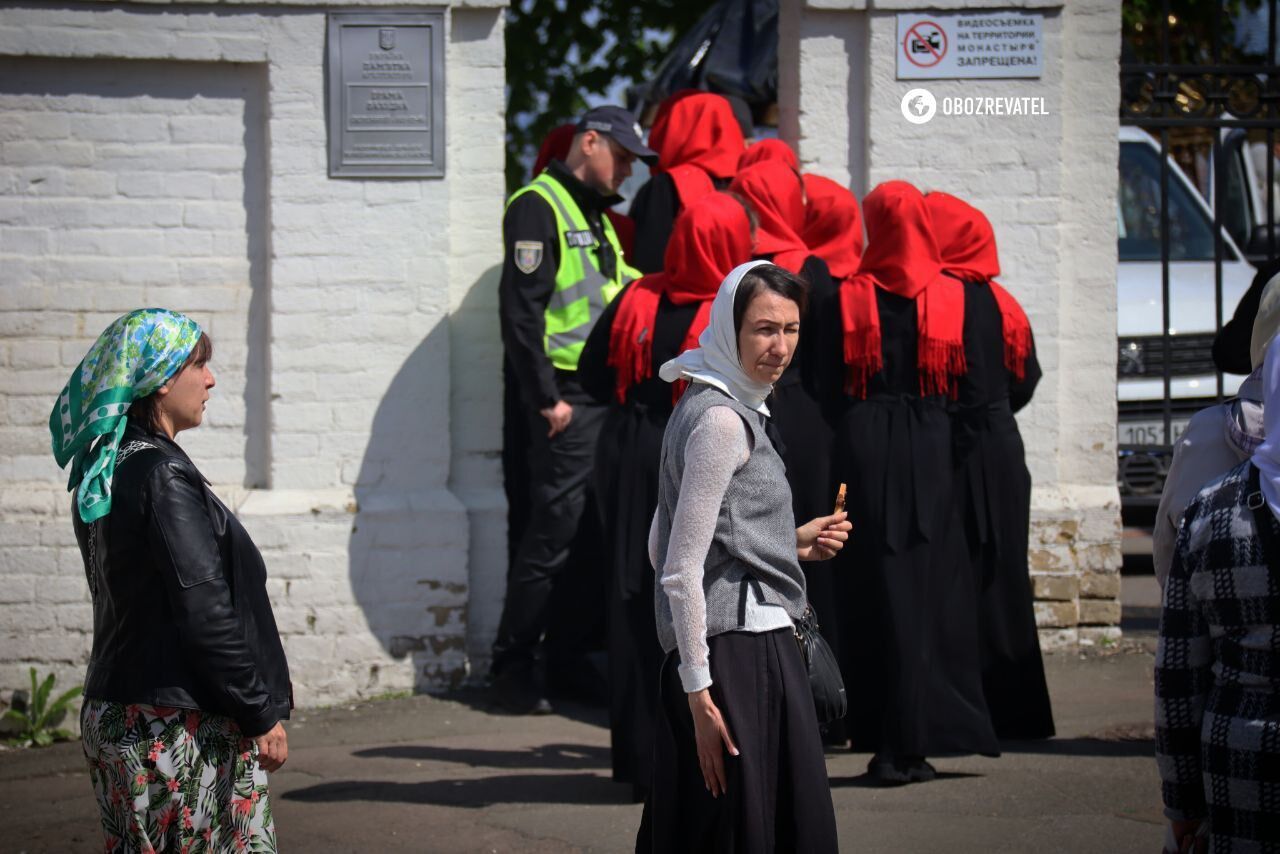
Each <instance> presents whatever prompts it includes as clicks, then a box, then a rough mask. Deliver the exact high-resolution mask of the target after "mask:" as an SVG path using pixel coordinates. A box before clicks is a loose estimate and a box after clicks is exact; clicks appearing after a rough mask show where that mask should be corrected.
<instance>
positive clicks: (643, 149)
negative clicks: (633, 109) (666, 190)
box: [575, 106, 658, 166]
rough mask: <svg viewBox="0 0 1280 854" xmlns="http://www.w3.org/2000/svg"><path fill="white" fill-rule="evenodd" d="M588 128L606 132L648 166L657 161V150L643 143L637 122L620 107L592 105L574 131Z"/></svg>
mask: <svg viewBox="0 0 1280 854" xmlns="http://www.w3.org/2000/svg"><path fill="white" fill-rule="evenodd" d="M589 130H593V131H596V132H597V133H603V134H606V135H607V136H609V138H610V139H612V140H613V141H614V142H616V143H618V145H621V146H622V147H623V148H625V149H626V150H627V151H630V152H631V153H632V154H634V155H635V156H636V157H639V158H640V159H641V160H643V161H644V162H645V163H648V164H649V165H650V166H653V165H654V164H656V163H657V162H658V152H656V151H654V150H653V149H652V148H649V147H648V146H647V145H645V144H644V140H643V139H642V138H641V133H640V124H639V122H637V121H636V120H635V116H633V115H631V113H629V112H627V111H626V110H624V109H623V108H622V107H611V106H607V107H593V108H592V109H590V110H587V112H586V113H585V114H584V115H583V116H582V119H581V120H580V121H579V122H578V125H577V127H576V128H575V131H576V132H577V133H584V132H586V131H589Z"/></svg>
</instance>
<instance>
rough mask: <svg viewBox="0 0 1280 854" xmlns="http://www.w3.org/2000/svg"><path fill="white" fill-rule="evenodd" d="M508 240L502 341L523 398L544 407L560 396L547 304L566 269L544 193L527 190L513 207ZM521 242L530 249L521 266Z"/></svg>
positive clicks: (506, 223)
mask: <svg viewBox="0 0 1280 854" xmlns="http://www.w3.org/2000/svg"><path fill="white" fill-rule="evenodd" d="M502 238H503V245H504V254H503V259H502V280H501V282H500V283H499V285H498V313H499V317H500V318H501V327H502V343H503V346H504V347H505V348H506V353H507V358H508V359H509V360H510V363H511V367H512V372H513V373H514V375H515V378H516V385H517V386H518V387H519V389H520V396H521V398H522V399H523V400H524V401H525V403H527V404H529V405H530V406H532V407H533V408H535V409H544V408H546V407H548V406H553V405H555V403H556V401H558V400H559V399H560V392H559V390H558V389H557V387H556V372H555V367H554V366H553V365H552V364H551V360H550V359H548V358H547V352H546V347H545V344H544V341H543V338H544V336H545V333H546V310H547V303H548V302H550V301H551V294H553V293H554V292H555V288H556V271H557V270H558V269H559V268H560V238H559V235H558V234H556V220H555V214H554V213H553V212H552V210H551V207H550V206H549V205H548V204H547V203H546V201H545V200H544V199H543V198H542V197H541V196H539V195H537V194H536V193H532V192H530V193H526V194H524V195H523V196H521V197H520V198H518V199H516V200H515V201H514V202H512V203H511V206H510V207H509V208H508V209H507V214H506V216H505V217H504V218H503V220H502ZM517 243H521V244H523V245H524V247H525V249H526V251H525V253H524V257H523V263H522V264H520V265H517V258H516V244H517ZM535 258H536V263H534V260H535ZM522 267H524V268H525V269H522ZM530 267H532V268H531V269H529V268H530Z"/></svg>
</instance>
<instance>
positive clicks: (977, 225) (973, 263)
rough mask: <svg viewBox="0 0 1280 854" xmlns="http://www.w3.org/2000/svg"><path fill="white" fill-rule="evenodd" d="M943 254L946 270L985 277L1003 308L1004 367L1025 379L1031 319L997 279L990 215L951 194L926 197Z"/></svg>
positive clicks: (996, 256)
mask: <svg viewBox="0 0 1280 854" xmlns="http://www.w3.org/2000/svg"><path fill="white" fill-rule="evenodd" d="M924 203H925V206H926V207H927V208H928V209H929V216H930V217H931V218H932V220H933V233H934V236H935V237H936V238H937V240H938V251H939V252H940V253H941V255H942V269H943V270H945V271H946V272H948V273H951V274H953V275H956V276H959V277H960V278H962V279H970V280H972V279H983V280H985V281H986V283H987V284H988V285H989V286H990V288H991V294H992V296H994V297H995V298H996V305H997V306H998V307H999V308H1000V320H1001V326H1002V327H1003V329H1004V366H1005V367H1006V368H1008V369H1009V372H1010V373H1011V374H1013V376H1014V377H1015V378H1016V379H1017V380H1019V381H1021V380H1022V379H1023V378H1024V377H1025V376H1026V366H1027V356H1029V355H1031V321H1029V320H1027V313H1026V312H1025V311H1023V310H1022V306H1021V305H1019V304H1018V301H1017V300H1016V299H1014V298H1013V295H1012V294H1010V293H1009V292H1008V291H1006V290H1005V289H1004V287H1003V286H1002V285H1001V284H1000V283H999V282H997V281H996V280H995V277H996V276H998V275H1000V256H999V255H998V254H997V252H996V232H995V229H993V228H992V227H991V222H990V220H988V219H987V217H986V214H984V213H983V212H982V211H980V210H978V209H977V208H975V207H974V206H973V205H971V204H969V203H968V202H966V201H963V200H962V199H957V198H956V197H955V196H952V195H950V194H948V193H930V194H929V195H927V196H925V197H924Z"/></svg>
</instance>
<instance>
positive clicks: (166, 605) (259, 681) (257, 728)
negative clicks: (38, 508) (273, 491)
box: [72, 424, 293, 736]
mask: <svg viewBox="0 0 1280 854" xmlns="http://www.w3.org/2000/svg"><path fill="white" fill-rule="evenodd" d="M72 517H73V519H74V520H75V529H76V540H77V541H78V542H79V543H80V554H81V555H82V556H83V558H84V563H85V574H86V575H87V576H88V579H89V589H90V591H91V592H92V593H93V654H92V656H91V657H90V659H89V671H88V674H87V675H86V676H85V687H84V693H85V696H86V697H92V698H94V699H98V700H114V701H117V702H121V703H141V704H149V705H155V706H170V707H178V708H195V709H201V710H202V711H207V712H215V713H219V714H224V715H228V716H230V717H231V718H233V719H234V720H235V721H236V723H238V724H239V725H240V730H241V732H243V733H244V734H245V735H247V736H257V735H262V734H263V733H265V732H267V731H268V730H269V729H271V728H272V727H273V726H275V724H276V723H277V722H278V721H279V720H281V719H283V718H287V717H289V710H290V709H291V708H292V706H293V697H292V694H293V686H292V684H291V683H290V681H289V664H288V662H287V661H286V660H285V656H284V648H283V647H282V646H281V644H280V635H279V633H278V632H277V631H276V621H275V617H274V616H273V615H272V613H271V602H270V600H269V599H268V598H267V590H266V579H267V572H266V567H265V566H264V565H263V562H262V556H261V555H260V554H259V553H258V549H257V547H256V546H255V545H254V544H253V540H251V539H250V538H249V534H248V532H247V531H245V529H244V528H243V527H242V526H241V525H240V522H239V521H238V520H237V519H236V517H235V516H234V515H232V513H231V511H230V510H228V509H227V507H226V506H225V505H224V504H223V503H222V502H221V501H219V500H218V499H217V497H216V496H215V495H214V494H213V492H212V491H210V489H209V488H208V486H207V481H205V479H204V477H203V476H202V475H201V474H200V472H199V470H198V469H196V467H195V465H194V464H193V463H192V462H191V460H190V458H188V457H187V455H186V454H185V453H183V451H182V449H181V448H179V447H178V446H177V445H176V444H175V443H174V442H173V441H171V440H170V439H168V438H167V437H165V436H164V435H157V434H154V433H149V432H146V431H144V430H142V429H141V428H138V427H136V426H134V425H132V424H131V425H129V427H128V428H127V429H126V431H125V434H124V438H123V440H122V441H121V443H120V451H119V455H118V457H117V463H116V471H115V478H114V480H113V481H112V487H111V512H110V513H109V514H108V515H107V516H105V517H104V518H102V519H100V520H98V521H97V522H95V523H93V524H92V525H85V524H84V523H83V522H81V521H80V516H79V514H78V513H76V512H74V509H73V512H72Z"/></svg>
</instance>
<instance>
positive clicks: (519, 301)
mask: <svg viewBox="0 0 1280 854" xmlns="http://www.w3.org/2000/svg"><path fill="white" fill-rule="evenodd" d="M576 131H577V132H576V134H575V135H574V138H573V143H572V145H571V146H570V148H569V155H568V157H567V158H566V159H565V160H564V161H559V160H553V161H552V162H551V164H550V165H549V166H548V167H547V169H546V170H545V171H544V172H543V173H542V174H540V175H538V176H536V177H535V178H534V179H533V181H532V182H530V183H529V184H528V185H527V186H525V187H523V188H522V189H520V190H519V191H517V192H516V193H515V195H513V196H512V197H511V199H510V201H509V202H508V203H507V213H506V216H505V218H504V219H503V223H502V230H503V240H504V242H505V248H506V253H505V257H504V260H503V265H502V282H501V284H500V285H499V290H498V296H499V312H500V316H501V323H502V340H503V344H504V345H505V347H506V353H507V360H508V364H509V365H510V366H511V368H512V369H513V371H514V373H515V378H516V383H517V385H518V386H519V391H520V397H521V400H522V401H523V404H524V408H525V412H526V416H527V417H528V418H529V419H530V422H531V433H532V443H531V445H530V448H529V459H528V463H529V480H530V486H529V497H528V511H529V520H528V523H527V527H526V529H525V532H524V535H523V536H522V537H521V540H520V545H519V547H518V548H517V550H516V555H515V559H514V560H513V562H512V564H511V567H510V569H509V571H508V573H507V597H506V602H505V604H504V606H503V610H502V621H501V623H500V624H499V626H498V637H497V640H496V641H495V642H494V645H493V664H492V675H493V698H494V700H496V701H497V702H498V703H499V704H500V705H502V706H504V707H505V708H506V709H507V710H508V711H511V712H516V713H530V712H547V711H550V705H549V704H548V703H547V701H546V699H545V698H544V695H545V691H544V686H543V685H542V684H540V681H541V680H540V678H539V677H538V676H537V675H535V671H534V653H535V650H536V648H537V646H538V643H539V642H540V640H541V639H542V635H543V633H544V632H545V631H546V629H547V627H548V626H547V623H548V614H549V602H550V597H551V591H552V585H553V582H554V579H555V577H556V576H557V575H558V574H559V573H560V572H561V571H562V570H563V569H564V568H565V565H566V564H567V562H568V558H569V548H570V545H571V543H572V542H573V540H574V537H575V535H576V534H577V531H578V525H579V523H580V521H581V520H582V518H583V515H584V508H585V506H586V498H587V483H588V480H589V479H590V476H591V466H592V462H593V460H594V457H595V450H596V439H597V438H598V435H599V431H600V425H601V423H602V422H603V420H604V414H605V407H602V406H600V405H599V404H596V403H594V402H593V401H592V399H591V398H590V397H589V396H588V395H587V394H585V393H584V392H583V391H582V388H581V386H580V385H579V384H578V380H577V375H576V371H577V367H578V356H579V355H580V354H581V352H582V347H583V345H584V344H585V343H586V340H587V336H588V334H590V332H591V327H592V326H593V325H594V324H595V322H596V320H597V319H598V318H599V317H600V315H601V313H603V311H604V309H605V306H607V305H608V304H609V302H610V301H612V300H613V298H614V297H615V296H617V294H618V292H619V291H620V290H622V287H623V286H624V285H625V284H626V283H627V282H629V281H631V280H632V279H637V278H639V277H640V273H639V272H638V271H636V270H635V269H633V268H631V267H630V266H628V265H627V264H626V262H625V261H624V260H623V258H622V250H621V247H620V245H619V243H618V237H617V234H616V233H615V232H614V230H613V226H612V225H611V224H610V222H609V220H608V218H606V217H605V216H604V215H603V214H604V211H605V210H606V209H607V208H609V207H610V206H612V205H614V204H616V203H617V202H619V201H620V199H619V197H618V196H617V191H618V187H619V186H621V184H622V182H623V181H624V180H626V178H627V176H629V175H630V174H631V164H632V163H634V162H635V160H636V158H637V157H639V158H643V159H644V160H645V161H646V162H648V163H655V162H657V154H656V153H655V152H654V151H652V150H651V149H649V148H647V147H646V146H645V145H644V143H643V142H642V140H641V138H640V127H639V125H637V124H636V122H635V119H634V118H633V117H632V116H631V114H630V113H628V112H627V111H626V110H624V109H622V108H621V107H596V108H594V109H592V110H590V111H588V112H587V113H586V115H584V116H583V117H582V120H581V121H580V122H578V124H577V127H576ZM582 619H584V620H586V619H588V616H586V615H584V616H583V617H582ZM583 666H586V665H585V661H584V662H583Z"/></svg>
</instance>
